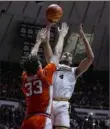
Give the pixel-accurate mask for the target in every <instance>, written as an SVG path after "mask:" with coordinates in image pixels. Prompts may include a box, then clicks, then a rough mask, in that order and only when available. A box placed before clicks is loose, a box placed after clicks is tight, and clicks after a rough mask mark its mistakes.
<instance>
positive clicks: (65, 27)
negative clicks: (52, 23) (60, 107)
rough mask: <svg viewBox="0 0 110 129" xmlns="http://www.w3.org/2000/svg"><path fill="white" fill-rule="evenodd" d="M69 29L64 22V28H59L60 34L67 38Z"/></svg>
mask: <svg viewBox="0 0 110 129" xmlns="http://www.w3.org/2000/svg"><path fill="white" fill-rule="evenodd" d="M68 29H69V27H68V25H67V23H66V22H63V23H62V26H61V29H60V28H59V27H58V32H59V34H60V35H62V36H63V37H65V36H66V35H67V33H68Z"/></svg>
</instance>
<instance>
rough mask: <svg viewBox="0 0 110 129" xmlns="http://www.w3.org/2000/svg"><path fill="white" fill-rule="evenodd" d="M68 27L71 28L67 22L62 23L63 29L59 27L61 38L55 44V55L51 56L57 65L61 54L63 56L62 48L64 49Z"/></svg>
mask: <svg viewBox="0 0 110 129" xmlns="http://www.w3.org/2000/svg"><path fill="white" fill-rule="evenodd" d="M68 29H69V27H68V26H67V24H66V23H62V26H61V29H59V28H58V31H59V38H58V42H57V44H56V46H55V51H54V55H53V56H52V58H51V61H54V62H55V63H56V65H57V64H58V63H59V60H60V56H61V54H62V50H63V45H64V38H65V36H66V35H67V33H68Z"/></svg>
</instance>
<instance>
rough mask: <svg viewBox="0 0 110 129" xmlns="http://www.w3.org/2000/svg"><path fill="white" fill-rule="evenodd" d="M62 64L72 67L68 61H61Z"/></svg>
mask: <svg viewBox="0 0 110 129" xmlns="http://www.w3.org/2000/svg"><path fill="white" fill-rule="evenodd" d="M60 64H62V65H66V66H70V63H69V62H68V61H60Z"/></svg>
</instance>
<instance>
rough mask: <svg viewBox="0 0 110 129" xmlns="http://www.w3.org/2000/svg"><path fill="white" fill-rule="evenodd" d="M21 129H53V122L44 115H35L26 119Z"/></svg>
mask: <svg viewBox="0 0 110 129" xmlns="http://www.w3.org/2000/svg"><path fill="white" fill-rule="evenodd" d="M21 129H52V121H51V119H50V118H48V117H46V116H44V115H34V116H31V117H29V118H26V119H24V121H23V123H22V126H21Z"/></svg>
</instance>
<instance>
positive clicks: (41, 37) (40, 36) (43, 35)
mask: <svg viewBox="0 0 110 129" xmlns="http://www.w3.org/2000/svg"><path fill="white" fill-rule="evenodd" d="M46 35H47V29H46V28H42V29H41V30H39V31H38V34H37V38H36V40H41V42H43V41H44V40H45V38H46Z"/></svg>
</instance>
